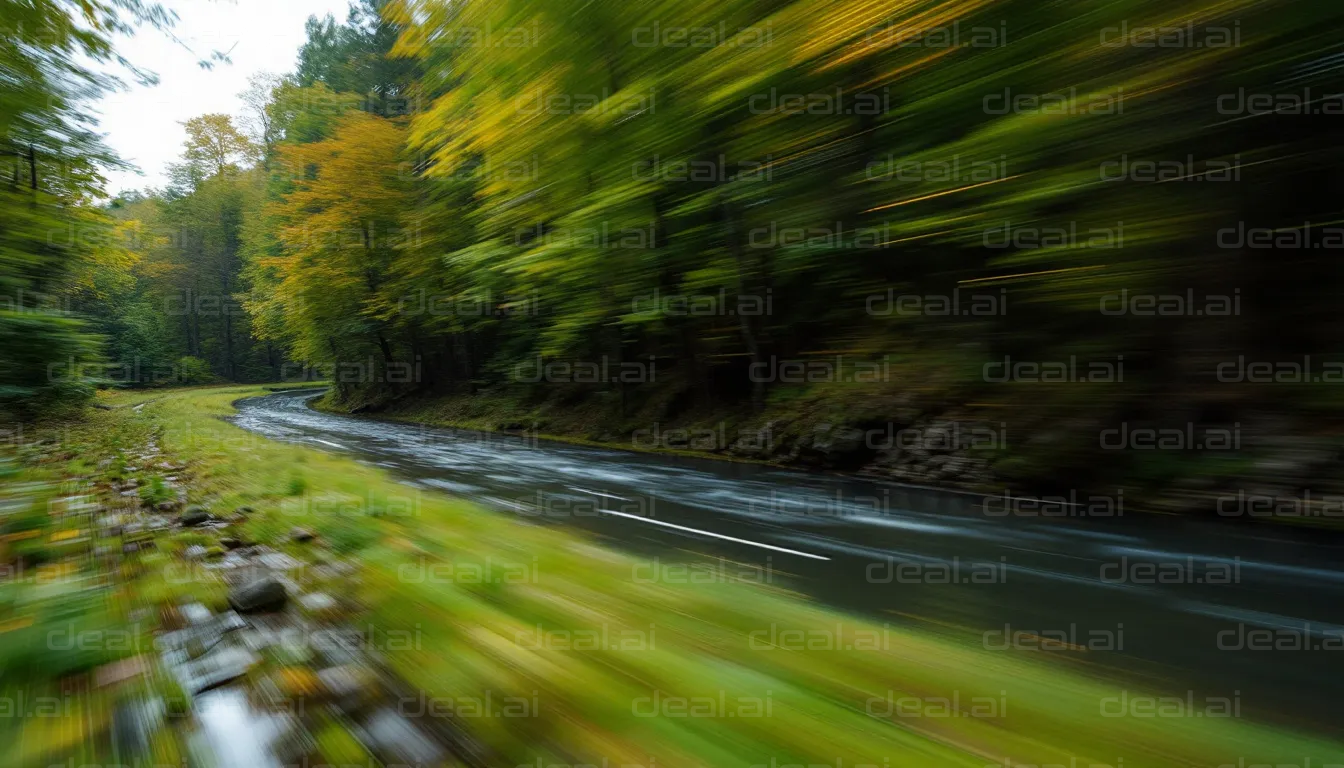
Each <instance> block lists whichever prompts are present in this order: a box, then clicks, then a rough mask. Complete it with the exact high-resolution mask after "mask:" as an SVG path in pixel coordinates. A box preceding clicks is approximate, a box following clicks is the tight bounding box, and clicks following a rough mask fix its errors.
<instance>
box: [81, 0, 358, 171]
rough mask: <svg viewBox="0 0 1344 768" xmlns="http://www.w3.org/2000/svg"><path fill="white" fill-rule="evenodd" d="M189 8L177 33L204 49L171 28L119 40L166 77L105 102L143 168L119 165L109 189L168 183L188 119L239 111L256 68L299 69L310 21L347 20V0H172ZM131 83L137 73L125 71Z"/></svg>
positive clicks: (110, 133)
mask: <svg viewBox="0 0 1344 768" xmlns="http://www.w3.org/2000/svg"><path fill="white" fill-rule="evenodd" d="M162 4H163V5H164V6H165V7H168V8H172V9H174V10H176V11H177V12H178V15H179V16H181V20H180V21H179V22H178V23H177V25H176V27H174V29H173V34H174V35H176V36H177V37H178V38H179V39H181V40H182V41H183V42H184V43H186V45H187V46H189V47H190V48H191V50H192V51H194V52H195V53H196V54H197V55H195V56H194V55H192V53H191V52H189V51H187V50H186V49H184V48H183V47H182V46H181V45H178V44H177V43H175V42H173V41H172V40H171V39H170V38H169V37H168V36H167V35H165V34H163V33H162V32H159V31H157V30H154V29H152V28H150V29H144V30H141V31H140V33H139V34H137V35H136V36H135V37H133V38H131V39H129V40H122V41H121V42H120V44H119V45H118V50H120V51H121V52H122V53H123V55H125V56H126V58H128V59H130V60H131V62H133V63H134V64H135V65H136V66H138V67H140V68H141V69H148V70H150V71H153V72H155V73H157V74H158V76H159V84H158V85H155V86H140V85H134V84H131V85H130V86H129V90H127V91H124V92H120V93H114V94H111V95H109V96H108V97H107V98H106V99H104V100H102V101H101V102H98V103H97V105H96V106H97V110H98V112H99V113H100V115H101V116H100V123H101V126H100V127H101V130H102V131H103V132H104V133H106V134H107V143H108V144H109V145H110V146H111V147H112V149H114V150H116V152H117V153H118V154H119V155H120V156H121V157H122V158H123V159H125V160H127V161H129V162H131V163H134V164H135V165H136V166H138V167H139V168H140V169H141V170H142V171H143V172H144V174H145V175H144V176H139V175H137V174H135V173H134V172H115V173H112V174H110V176H109V178H108V191H109V192H112V193H115V192H117V191H120V190H122V189H141V188H143V187H146V186H152V187H159V186H163V184H164V183H165V181H166V176H165V174H164V169H165V168H166V166H167V164H168V163H170V162H174V161H176V160H177V159H178V156H179V155H180V154H181V152H182V142H183V141H184V140H185V139H186V132H185V131H184V130H183V128H182V123H183V122H185V121H186V120H187V119H189V118H192V117H195V116H197V115H202V114H205V113H207V112H224V113H226V114H230V115H237V114H239V113H240V112H241V111H242V104H241V102H240V101H239V100H238V93H239V92H240V91H242V90H243V89H244V88H246V87H247V78H248V76H249V75H252V74H253V73H255V72H263V71H265V72H274V73H276V74H283V73H286V72H292V71H293V70H294V65H295V60H296V58H297V56H298V51H299V46H300V45H302V44H303V41H304V33H303V25H304V22H305V21H307V19H308V17H309V16H313V15H316V16H324V15H326V14H327V13H333V14H335V16H336V18H337V19H338V20H341V21H344V20H345V16H346V8H347V5H348V3H347V0H165V1H164V2H162ZM216 50H217V51H225V52H228V55H229V58H230V59H232V61H233V63H232V64H225V63H216V64H215V67H214V69H213V70H205V69H201V68H200V67H198V66H197V65H196V61H197V58H198V57H199V58H207V57H208V56H209V54H210V52H211V51H216ZM122 79H123V80H126V81H127V82H128V83H130V82H131V81H130V78H129V77H128V76H125V75H123V76H122Z"/></svg>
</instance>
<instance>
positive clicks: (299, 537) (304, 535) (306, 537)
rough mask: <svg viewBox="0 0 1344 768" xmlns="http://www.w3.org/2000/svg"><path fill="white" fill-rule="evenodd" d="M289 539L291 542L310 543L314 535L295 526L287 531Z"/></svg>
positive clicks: (305, 529)
mask: <svg viewBox="0 0 1344 768" xmlns="http://www.w3.org/2000/svg"><path fill="white" fill-rule="evenodd" d="M289 538H290V540H292V541H312V540H313V538H314V534H313V532H312V531H310V530H308V529H307V528H301V527H299V526H297V525H296V526H294V527H293V528H291V529H289Z"/></svg>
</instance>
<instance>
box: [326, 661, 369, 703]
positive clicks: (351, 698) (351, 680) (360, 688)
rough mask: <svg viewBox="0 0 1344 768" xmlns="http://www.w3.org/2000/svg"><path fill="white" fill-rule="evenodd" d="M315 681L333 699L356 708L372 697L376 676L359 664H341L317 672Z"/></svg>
mask: <svg viewBox="0 0 1344 768" xmlns="http://www.w3.org/2000/svg"><path fill="white" fill-rule="evenodd" d="M317 679H318V681H319V682H320V683H321V684H322V687H323V688H325V689H326V690H327V692H328V693H330V694H331V695H332V696H333V697H335V698H337V699H342V700H345V703H346V704H347V705H349V706H358V705H359V704H361V703H364V702H366V701H368V700H371V699H372V698H373V696H374V692H375V691H377V686H378V676H377V675H376V674H374V672H373V670H371V669H369V668H368V667H365V666H361V665H359V664H341V665H339V666H335V667H327V668H326V669H323V670H319V671H318V673H317Z"/></svg>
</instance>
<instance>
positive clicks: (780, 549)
mask: <svg viewBox="0 0 1344 768" xmlns="http://www.w3.org/2000/svg"><path fill="white" fill-rule="evenodd" d="M598 512H602V513H603V514H607V515H616V516H617V517H628V518H630V519H631V520H638V521H640V522H641V523H649V524H651V525H661V526H663V527H664V528H675V529H676V530H678V531H688V532H690V533H698V534H700V535H701V536H713V537H714V538H716V539H723V540H724V541H735V542H737V543H738V544H746V545H748V546H752V547H760V548H761V549H773V550H774V551H776V552H783V553H785V554H789V555H798V556H799V557H810V558H812V559H813V560H830V559H831V558H829V557H822V556H821V555H814V554H811V553H809V552H799V551H798V550H796V549H785V548H784V547H776V546H775V545H773V544H762V543H761V542H759V541H749V540H747V539H739V538H737V537H736V536H724V535H723V534H722V533H714V532H713V531H702V530H700V529H699V528H689V527H687V526H684V525H676V524H675V523H665V522H663V521H662V520H654V519H653V518H650V517H642V516H640V515H632V514H630V513H628V512H616V511H614V510H610V509H599V510H598Z"/></svg>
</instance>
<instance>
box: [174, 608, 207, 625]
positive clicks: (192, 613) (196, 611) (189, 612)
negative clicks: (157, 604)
mask: <svg viewBox="0 0 1344 768" xmlns="http://www.w3.org/2000/svg"><path fill="white" fill-rule="evenodd" d="M177 610H178V613H179V614H181V616H182V618H184V619H186V620H187V623H188V624H196V625H200V624H205V623H206V622H208V621H210V619H211V618H212V617H213V616H214V614H212V613H210V609H209V608H206V607H205V606H204V605H202V604H201V603H187V604H185V605H182V606H180V607H179V608H178V609H177Z"/></svg>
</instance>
